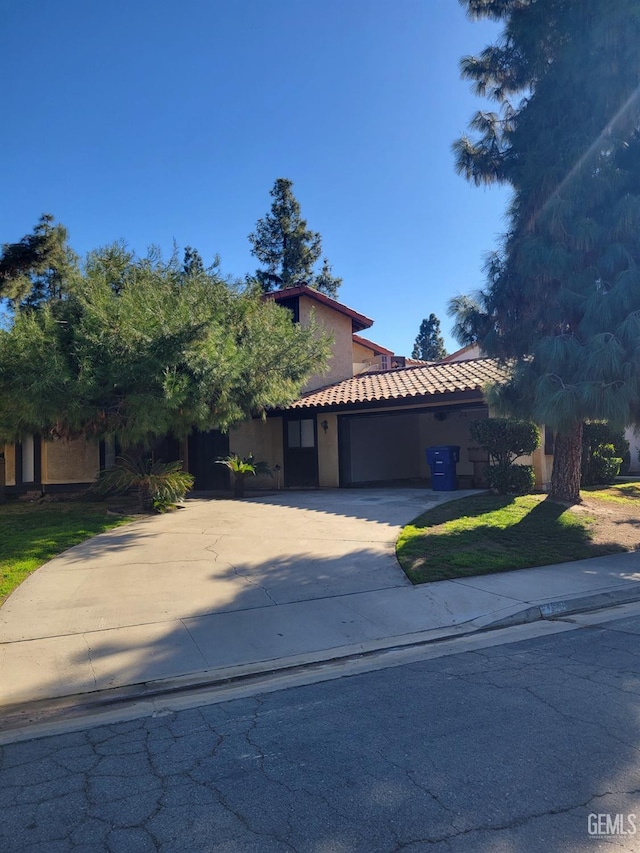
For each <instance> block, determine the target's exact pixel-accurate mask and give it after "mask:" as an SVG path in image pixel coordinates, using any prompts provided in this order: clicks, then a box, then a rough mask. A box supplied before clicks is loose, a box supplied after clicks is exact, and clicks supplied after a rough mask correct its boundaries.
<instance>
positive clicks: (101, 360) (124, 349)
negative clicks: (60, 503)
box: [0, 244, 329, 446]
mask: <svg viewBox="0 0 640 853" xmlns="http://www.w3.org/2000/svg"><path fill="white" fill-rule="evenodd" d="M328 354H329V341H328V338H327V336H326V335H324V334H322V333H321V332H320V330H319V329H318V328H317V327H315V326H314V325H313V324H312V325H310V326H305V327H303V326H301V325H300V324H293V323H291V316H290V314H289V312H288V311H287V310H286V309H285V308H282V307H280V306H279V305H277V304H276V303H274V302H271V301H269V302H266V301H264V300H263V299H262V297H261V295H260V294H259V293H255V292H253V293H252V292H246V293H241V292H240V291H239V290H238V289H237V288H235V287H234V286H233V285H231V284H229V283H228V282H227V281H225V280H224V279H223V278H222V277H221V276H220V275H219V274H217V273H215V272H211V271H207V270H205V271H204V272H203V271H200V272H199V273H197V274H195V273H194V274H191V275H185V274H184V270H183V267H182V264H181V263H180V261H179V260H178V259H177V256H176V254H175V253H174V255H173V257H172V258H171V260H170V261H168V262H165V261H163V260H162V258H161V257H159V255H158V253H157V252H156V251H152V252H150V254H149V256H147V257H146V258H143V259H139V258H136V257H135V256H134V255H133V254H131V253H130V252H128V251H127V250H126V248H125V247H124V246H122V245H119V244H115V245H114V246H111V247H108V249H100V250H98V251H96V252H92V253H90V255H89V256H88V258H87V259H86V262H85V264H84V267H83V274H82V276H81V277H80V278H79V280H78V281H77V283H76V284H75V286H74V288H73V291H72V292H70V293H69V294H68V295H67V297H66V298H65V299H59V300H56V299H52V300H50V301H48V302H45V303H43V304H42V305H41V306H40V308H39V310H37V311H17V312H15V313H14V314H13V316H12V318H11V322H10V324H9V327H8V328H0V400H2V406H0V442H1V441H2V440H6V441H13V440H15V439H17V438H20V437H21V436H22V435H24V434H28V433H41V434H43V435H45V436H64V437H67V438H72V437H77V436H81V435H84V436H95V437H104V436H107V435H114V434H115V435H117V436H118V437H119V438H120V440H121V442H122V444H123V445H132V444H136V443H141V444H145V445H147V446H149V445H150V444H151V443H152V441H153V439H154V438H156V437H160V436H163V435H166V434H167V433H173V434H174V435H176V436H181V435H187V434H188V433H189V432H190V431H191V429H192V428H193V427H197V428H199V429H203V430H208V429H212V428H213V427H218V428H221V429H228V428H229V427H231V426H233V425H234V424H237V423H239V422H240V421H242V420H244V419H246V418H247V417H249V416H250V415H252V414H260V413H263V412H264V411H265V410H266V409H267V408H268V407H274V406H284V405H287V404H288V403H290V402H292V401H293V400H294V399H296V397H297V396H298V395H299V393H300V390H301V388H302V386H303V385H304V383H305V382H306V381H307V379H308V377H309V376H311V375H312V374H314V373H316V372H317V371H318V370H322V368H323V366H324V364H325V363H326V359H327V357H328Z"/></svg>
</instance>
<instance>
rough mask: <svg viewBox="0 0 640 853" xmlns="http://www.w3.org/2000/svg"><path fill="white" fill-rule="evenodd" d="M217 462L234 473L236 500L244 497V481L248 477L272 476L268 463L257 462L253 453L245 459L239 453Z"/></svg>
mask: <svg viewBox="0 0 640 853" xmlns="http://www.w3.org/2000/svg"><path fill="white" fill-rule="evenodd" d="M216 462H217V463H218V465H225V466H226V467H227V468H228V469H229V470H230V471H231V472H232V474H233V495H234V497H236V498H243V497H244V481H245V480H246V479H247V477H257V476H258V475H259V474H264V475H266V476H268V477H271V476H272V473H271V468H269V466H268V465H267V463H266V462H257V461H256V458H255V456H254V455H253V453H250V454H249V455H248V456H245V457H244V459H243V458H242V457H241V456H238V454H237V453H232V454H231V455H230V456H225V457H224V458H223V459H216Z"/></svg>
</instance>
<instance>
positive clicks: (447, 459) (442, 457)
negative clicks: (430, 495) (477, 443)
mask: <svg viewBox="0 0 640 853" xmlns="http://www.w3.org/2000/svg"><path fill="white" fill-rule="evenodd" d="M426 454H427V464H428V465H429V467H430V468H431V488H432V489H433V490H434V492H454V491H456V489H457V488H458V478H457V476H456V464H457V463H458V462H459V461H460V445H458V444H443V445H439V446H437V447H427V449H426Z"/></svg>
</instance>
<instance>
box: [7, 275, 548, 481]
mask: <svg viewBox="0 0 640 853" xmlns="http://www.w3.org/2000/svg"><path fill="white" fill-rule="evenodd" d="M265 298H268V299H273V300H275V301H277V302H278V303H279V304H280V305H282V306H284V307H286V308H288V309H289V310H290V311H291V316H292V322H296V323H303V324H305V323H308V322H309V320H310V318H311V316H312V315H313V316H314V317H315V320H316V323H318V324H319V325H320V326H322V327H323V328H324V329H325V330H327V331H329V332H330V333H331V335H332V336H333V350H332V356H331V359H330V361H329V364H328V368H327V371H326V372H325V373H324V374H322V375H316V376H313V377H311V378H310V380H309V381H308V383H307V385H306V387H305V388H304V390H303V393H302V395H301V396H300V398H299V399H298V400H296V401H295V402H294V403H293V404H291V405H290V406H289V407H288V408H286V409H283V410H280V409H274V410H272V411H270V412H269V413H268V415H267V417H266V418H254V419H252V420H250V421H247V422H245V423H242V424H241V425H240V426H239V427H237V428H235V429H233V430H231V431H230V433H229V434H228V435H224V434H222V433H220V432H219V431H217V430H211V431H210V432H207V433H195V432H194V433H193V434H192V435H191V436H189V437H188V438H187V439H183V440H177V439H171V438H167V439H166V440H165V441H164V442H163V445H162V447H160V448H158V449H157V451H156V455H157V457H158V458H163V459H182V460H183V462H184V466H185V468H186V469H187V470H189V471H190V472H191V473H192V474H194V475H195V477H196V483H195V488H196V490H211V489H220V488H225V487H226V486H227V485H228V472H227V470H226V469H225V468H224V467H223V466H220V465H216V464H215V459H216V458H217V457H219V456H223V455H226V454H227V453H229V452H230V451H232V452H234V453H238V454H240V455H241V456H246V455H248V454H249V453H250V452H252V453H253V454H254V455H255V456H256V458H258V459H261V460H265V461H266V462H267V463H268V464H269V465H270V466H271V468H272V469H274V471H276V476H275V477H274V478H273V479H271V478H266V477H265V478H256V480H255V481H252V487H257V488H269V489H273V488H274V487H276V488H335V487H348V486H360V485H365V484H369V483H376V484H384V483H396V482H401V481H406V482H410V481H421V482H423V483H425V484H426V485H428V481H429V478H430V469H429V466H428V465H427V459H426V454H425V450H426V448H427V447H429V446H432V445H443V444H455V445H459V446H460V448H461V452H460V462H459V463H458V466H457V473H458V477H459V480H460V483H461V485H464V486H471V485H477V484H478V477H479V468H478V465H479V461H478V459H479V457H478V450H477V448H474V447H473V446H472V445H473V443H472V441H471V439H470V436H469V422H470V421H471V420H472V419H474V418H486V417H488V416H489V410H488V407H487V405H486V403H485V400H484V397H483V393H482V388H483V386H485V385H486V384H487V383H490V382H496V381H499V380H500V378H501V376H502V373H501V369H500V367H499V365H498V364H497V362H496V361H494V360H493V359H488V358H481V357H478V356H479V353H478V352H476V351H475V350H473V349H470V348H465V349H463V350H460V351H459V352H458V353H454V354H453V355H451V356H448V357H447V358H445V359H443V360H442V361H440V362H437V363H423V362H416V361H412V360H411V359H406V358H403V357H401V356H398V355H396V354H394V353H393V352H392V351H391V350H389V349H388V348H385V347H383V346H380V345H379V344H376V343H374V342H373V341H371V340H370V339H368V338H366V337H363V336H362V334H361V333H362V332H364V331H366V330H368V329H370V328H371V326H372V325H373V320H371V319H370V318H368V317H366V316H365V315H363V314H361V313H359V312H358V311H355V310H354V309H352V308H349V307H348V306H346V305H344V304H343V303H341V302H338V301H337V300H335V299H332V298H330V297H328V296H326V295H324V294H323V293H320V292H318V291H316V290H314V289H312V288H310V287H307V286H306V285H299V286H296V287H292V288H287V289H285V290H280V291H276V292H274V293H270V294H267V296H266V297H265ZM4 453H5V461H6V474H5V476H6V490H7V493H9V494H11V493H21V492H26V491H41V492H55V491H57V490H61V489H70V488H71V489H73V488H76V489H77V488H79V486H81V485H87V484H89V483H90V482H91V481H92V479H93V477H94V476H95V474H96V473H97V472H98V471H99V470H100V469H101V468H104V467H108V466H109V465H110V464H112V463H113V460H114V456H115V451H114V448H113V447H109V446H107V445H106V444H105V443H104V442H100V443H98V442H92V441H85V440H78V441H72V442H68V441H48V440H47V441H44V440H41V439H40V438H38V437H37V436H30V437H27V438H26V439H25V440H24V441H23V442H22V443H21V444H18V445H8V446H6V447H5V450H4ZM481 458H482V456H481V455H480V459H481ZM523 461H531V462H532V463H533V465H534V467H535V470H536V478H537V481H538V483H539V484H544V483H546V482H547V481H548V480H549V474H550V470H551V468H550V464H551V457H550V456H548V455H547V454H546V453H545V450H544V447H543V448H541V449H539V450H538V451H536V453H535V454H534V455H533V458H532V459H531V460H523Z"/></svg>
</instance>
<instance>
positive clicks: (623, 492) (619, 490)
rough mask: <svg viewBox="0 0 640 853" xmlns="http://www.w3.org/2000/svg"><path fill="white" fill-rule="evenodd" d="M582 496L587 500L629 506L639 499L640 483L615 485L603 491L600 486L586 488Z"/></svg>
mask: <svg viewBox="0 0 640 853" xmlns="http://www.w3.org/2000/svg"><path fill="white" fill-rule="evenodd" d="M581 491H582V494H583V496H584V497H587V498H597V499H598V500H601V501H611V502H612V503H619V504H627V505H631V504H633V503H634V502H635V501H637V500H638V498H640V483H616V484H615V485H613V486H607V487H606V488H605V489H603V488H602V487H601V486H587V487H586V488H583V489H582V490H581Z"/></svg>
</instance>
